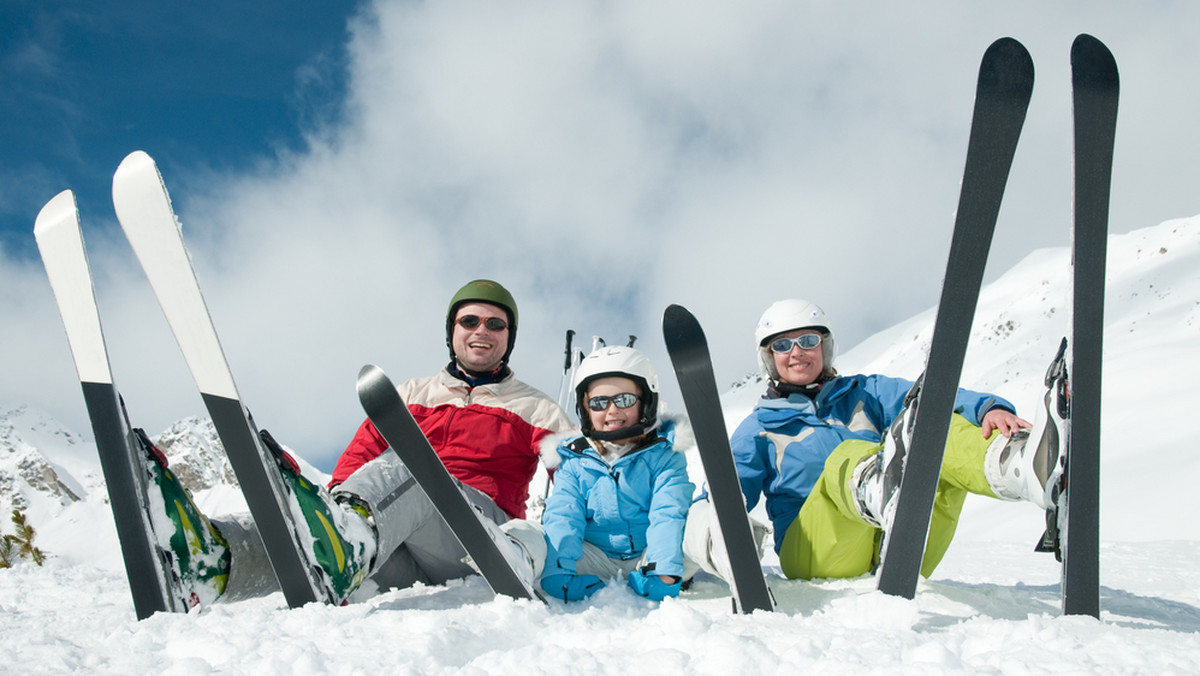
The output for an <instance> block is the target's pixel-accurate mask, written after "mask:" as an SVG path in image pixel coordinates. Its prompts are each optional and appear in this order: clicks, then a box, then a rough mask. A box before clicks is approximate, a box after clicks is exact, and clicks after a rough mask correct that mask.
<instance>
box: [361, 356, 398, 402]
mask: <svg viewBox="0 0 1200 676" xmlns="http://www.w3.org/2000/svg"><path fill="white" fill-rule="evenodd" d="M381 383H388V384H389V385H390V384H391V381H390V380H388V377H387V374H386V373H384V372H383V369H381V368H379V367H378V366H376V365H374V364H367V365H366V366H363V367H362V368H361V369H359V371H358V383H357V389H358V394H359V396H360V397H361V396H362V394H363V392H366V391H367V390H370V389H372V388H374V387H375V386H376V385H379V384H381Z"/></svg>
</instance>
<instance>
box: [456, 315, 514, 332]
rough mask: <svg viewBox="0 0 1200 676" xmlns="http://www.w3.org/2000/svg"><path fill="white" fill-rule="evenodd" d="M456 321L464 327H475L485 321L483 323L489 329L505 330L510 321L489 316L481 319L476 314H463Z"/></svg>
mask: <svg viewBox="0 0 1200 676" xmlns="http://www.w3.org/2000/svg"><path fill="white" fill-rule="evenodd" d="M456 321H457V323H458V325H459V326H461V327H463V328H464V329H473V328H475V327H477V326H479V322H481V321H482V322H483V325H484V326H486V327H487V328H488V331H503V330H504V329H507V328H508V322H506V321H504V320H503V319H500V318H499V317H488V318H487V319H481V318H479V317H476V316H475V315H463V316H461V317H459V318H458V319H457V320H456Z"/></svg>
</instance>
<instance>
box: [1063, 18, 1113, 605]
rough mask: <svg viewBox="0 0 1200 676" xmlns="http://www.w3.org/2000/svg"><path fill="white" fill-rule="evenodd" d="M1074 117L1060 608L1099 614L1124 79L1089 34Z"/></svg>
mask: <svg viewBox="0 0 1200 676" xmlns="http://www.w3.org/2000/svg"><path fill="white" fill-rule="evenodd" d="M1071 86H1072V91H1073V97H1074V119H1075V219H1074V226H1073V228H1072V234H1071V240H1072V249H1073V250H1072V265H1073V268H1074V280H1073V282H1074V283H1073V292H1072V293H1073V296H1072V310H1071V335H1072V340H1071V343H1072V345H1071V359H1070V364H1071V367H1070V370H1071V376H1070V382H1071V387H1072V391H1071V396H1070V436H1069V439H1068V442H1067V445H1068V448H1069V453H1068V455H1067V462H1068V464H1067V467H1066V474H1065V476H1066V488H1067V490H1066V504H1065V505H1064V506H1063V507H1065V509H1062V508H1060V517H1061V519H1060V525H1059V530H1060V533H1061V537H1062V542H1063V546H1062V559H1063V579H1062V594H1063V612H1064V613H1066V614H1068V615H1091V616H1093V617H1097V618H1098V617H1100V579H1099V568H1100V564H1099V558H1100V555H1099V548H1100V380H1101V362H1102V360H1103V337H1104V275H1105V263H1106V260H1107V247H1108V205H1109V192H1110V188H1111V185H1112V160H1113V145H1114V139H1115V136H1116V126H1117V101H1118V98H1119V95H1120V78H1119V75H1118V73H1117V62H1116V60H1115V59H1113V55H1112V53H1111V52H1109V50H1108V48H1107V47H1105V46H1104V44H1103V43H1101V42H1100V41H1099V40H1097V39H1096V38H1094V37H1092V36H1090V35H1086V34H1085V35H1080V36H1079V37H1077V38H1076V39H1075V43H1074V44H1073V45H1072V46H1071Z"/></svg>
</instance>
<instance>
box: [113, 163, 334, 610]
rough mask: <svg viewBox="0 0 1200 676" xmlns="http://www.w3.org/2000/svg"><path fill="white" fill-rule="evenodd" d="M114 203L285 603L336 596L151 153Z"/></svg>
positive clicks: (119, 187) (120, 177) (117, 179)
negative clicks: (250, 407)
mask: <svg viewBox="0 0 1200 676" xmlns="http://www.w3.org/2000/svg"><path fill="white" fill-rule="evenodd" d="M113 205H114V207H115V208H116V212H117V219H118V220H119V221H120V222H121V227H122V229H123V230H124V231H125V236H126V237H127V238H128V239H129V243H130V245H131V246H132V247H133V251H134V253H135V254H136V255H137V258H138V261H139V262H140V263H141V265H142V269H143V270H144V271H145V273H146V277H147V278H148V279H149V280H150V285H151V287H153V289H154V294H155V296H156V297H157V298H158V303H159V305H160V306H161V308H162V311H163V314H165V315H166V318H167V323H168V324H170V326H171V331H172V333H174V335H175V340H176V342H177V343H179V348H180V350H181V351H182V352H183V356H184V359H185V361H186V362H187V365H188V369H189V370H190V371H191V374H192V378H193V379H194V380H195V381H196V386H197V387H198V388H199V390H200V394H201V397H202V399H203V400H204V404H205V406H206V407H207V409H208V412H209V415H210V416H211V417H212V421H213V426H214V427H216V430H217V434H218V435H219V436H220V438H221V443H222V444H223V445H224V447H225V452H226V454H227V455H228V457H229V462H230V464H231V465H232V466H233V471H234V474H236V475H237V479H238V483H239V484H240V485H241V488H242V494H243V495H244V496H245V498H246V502H247V504H248V506H249V508H250V513H251V516H252V517H253V518H254V521H255V523H256V524H257V526H258V532H259V535H260V536H261V537H262V541H263V545H264V546H265V547H266V551H267V556H268V558H269V559H270V562H271V567H272V569H273V570H274V572H275V577H276V578H277V579H278V581H279V585H280V587H281V588H282V589H283V594H284V597H285V598H286V600H287V603H288V605H289V606H291V607H293V608H295V607H298V606H301V605H304V604H305V603H309V602H312V601H317V600H321V601H326V602H331V603H335V602H338V601H340V599H335V598H332V597H331V594H330V592H329V591H327V589H326V585H324V584H323V582H322V581H321V575H320V572H319V571H320V568H319V567H318V566H316V565H315V564H313V563H310V562H311V561H313V557H312V555H311V554H310V545H311V540H312V538H311V535H309V534H308V533H307V531H306V528H305V527H304V524H303V522H301V521H298V519H297V514H296V511H295V510H296V509H298V507H297V506H296V503H295V500H294V499H293V498H292V496H291V494H290V492H289V490H288V487H287V485H286V483H285V482H284V481H283V480H282V478H281V476H280V473H279V470H278V468H277V461H276V460H275V459H274V457H273V456H272V455H271V454H270V452H269V451H268V450H267V449H266V448H265V447H264V446H263V444H262V441H261V439H260V438H259V433H258V429H257V428H256V426H255V424H254V421H253V419H252V418H251V417H250V413H249V411H247V410H246V407H245V406H244V405H243V403H242V401H241V398H240V397H239V396H238V392H237V388H236V387H235V386H234V382H233V375H232V373H231V372H230V369H229V364H228V362H227V361H226V360H225V353H224V351H223V350H222V349H221V344H220V341H219V340H218V338H217V333H216V329H215V327H214V326H213V323H212V319H211V317H210V315H209V312H208V306H207V305H206V304H205V302H204V297H203V295H202V294H201V292H200V285H199V282H198V281H197V279H196V274H195V271H194V270H193V268H192V264H191V259H190V258H189V256H188V252H187V249H186V248H185V246H184V243H183V238H182V235H181V233H180V226H179V222H178V221H177V220H176V218H175V212H174V211H173V209H172V207H171V198H170V196H169V195H168V194H167V189H166V186H165V185H164V184H163V181H162V176H161V175H160V174H159V172H158V167H157V166H156V165H155V163H154V160H153V159H151V158H150V156H149V155H147V154H146V153H144V152H141V151H137V152H134V153H132V154H130V155H129V156H128V157H126V158H125V160H124V161H122V162H121V165H120V167H118V168H117V172H116V174H115V175H114V176H113ZM301 518H302V517H301Z"/></svg>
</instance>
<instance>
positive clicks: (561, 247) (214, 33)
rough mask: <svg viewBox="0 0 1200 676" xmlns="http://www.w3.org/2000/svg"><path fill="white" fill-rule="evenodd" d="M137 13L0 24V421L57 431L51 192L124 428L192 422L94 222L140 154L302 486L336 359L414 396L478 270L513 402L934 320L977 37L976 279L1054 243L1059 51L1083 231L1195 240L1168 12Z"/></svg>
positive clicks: (1196, 195)
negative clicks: (1086, 64)
mask: <svg viewBox="0 0 1200 676" xmlns="http://www.w3.org/2000/svg"><path fill="white" fill-rule="evenodd" d="M42 5H45V6H47V7H52V8H53V9H41V6H42ZM138 5H141V6H133V8H130V7H131V3H108V4H106V5H104V6H105V9H104V11H103V12H99V11H97V10H94V9H90V8H91V7H92V4H89V3H81V2H77V3H67V4H64V3H34V2H17V3H15V4H14V3H13V2H8V3H5V4H4V5H3V6H2V8H0V26H3V28H0V31H3V36H2V37H3V40H0V78H3V84H2V87H0V91H3V92H4V97H2V98H0V119H2V120H3V121H4V124H3V125H0V134H3V135H4V137H3V139H0V158H3V160H2V161H0V233H2V238H0V242H2V243H3V250H2V251H0V345H3V346H4V347H3V350H0V375H2V377H0V405H13V404H32V405H35V406H38V407H39V408H43V409H45V410H47V411H48V412H50V413H51V414H52V415H54V416H55V417H56V418H58V419H59V420H62V421H63V422H64V423H66V424H67V426H68V427H70V428H71V429H73V430H75V431H77V432H79V433H81V434H84V435H87V434H88V431H87V430H88V424H87V420H86V415H85V411H84V407H83V402H82V399H81V397H80V395H79V390H78V382H77V378H76V376H75V373H74V371H73V368H72V364H71V360H70V353H69V350H68V347H67V345H66V341H65V339H64V337H63V331H62V325H61V321H60V319H59V317H58V316H57V310H56V308H55V304H54V300H53V297H52V295H51V293H50V290H49V286H48V284H47V283H46V279H45V274H44V271H43V270H42V269H41V265H40V263H39V262H38V260H37V258H36V256H35V254H34V251H33V246H32V236H31V232H32V228H33V221H34V218H35V216H36V214H37V211H38V209H39V208H40V207H41V205H42V204H44V203H45V202H46V201H47V200H49V199H50V198H51V197H53V196H54V195H55V194H56V193H58V192H59V191H60V190H62V189H64V188H72V189H74V190H76V191H77V192H78V194H79V205H80V212H81V217H82V220H83V229H84V236H85V238H86V240H87V244H88V250H89V257H90V260H91V263H92V266H93V271H94V273H95V277H96V280H95V284H96V293H97V299H98V303H99V305H100V310H101V315H102V319H103V322H104V328H105V334H106V337H107V339H108V340H107V343H108V348H109V358H110V361H111V362H112V366H113V373H114V376H115V378H116V380H117V384H118V386H119V387H120V388H121V391H122V393H123V394H124V395H125V399H126V403H127V405H128V406H129V408H130V412H131V415H132V416H133V417H134V419H135V421H136V422H135V424H140V425H141V426H143V427H146V428H147V429H148V430H150V431H151V432H152V433H155V432H157V431H160V430H162V429H164V428H165V427H166V426H167V425H169V424H170V423H172V422H174V421H176V420H179V419H181V418H184V417H188V416H195V415H202V414H203V406H202V404H201V402H200V400H199V397H198V396H197V395H196V394H195V388H194V387H193V386H192V384H191V378H190V377H189V375H188V373H187V371H186V369H185V368H184V365H183V362H182V359H180V357H179V354H178V351H177V349H176V348H175V345H174V341H173V339H172V337H171V335H170V332H169V331H168V330H167V328H166V326H165V322H164V321H163V320H162V317H161V313H159V311H158V309H157V307H156V305H155V303H154V300H153V297H152V295H151V294H150V292H149V289H148V285H147V284H146V281H145V278H144V276H143V275H142V274H141V271H140V269H138V266H137V265H136V262H135V259H134V258H133V256H132V252H131V251H130V250H129V247H128V245H127V244H126V243H125V242H124V240H123V238H122V236H121V234H120V230H119V228H118V227H117V226H116V222H115V217H114V215H113V211H112V204H111V200H110V198H109V190H110V182H111V177H112V173H113V171H115V169H116V167H117V165H118V164H119V163H120V161H121V159H122V158H123V157H124V156H125V155H126V154H128V153H129V152H132V151H134V150H138V149H141V150H145V151H147V152H149V153H150V154H151V155H152V156H153V157H154V158H155V159H156V160H157V161H158V164H159V167H160V169H161V171H162V174H163V177H164V181H165V182H166V184H167V186H168V188H169V189H170V192H171V196H172V198H173V200H174V204H175V207H176V211H177V212H178V215H179V218H180V220H181V222H182V224H183V234H184V238H185V240H186V241H187V243H188V246H189V249H190V251H191V254H192V259H193V263H194V265H195V267H196V269H197V275H198V276H199V278H200V282H201V284H202V286H203V288H204V291H205V296H206V299H207V301H208V304H209V310H210V312H211V314H212V316H213V318H214V321H215V322H216V324H217V329H218V331H219V333H220V336H221V339H222V344H223V347H224V350H225V353H226V357H227V358H228V360H229V362H230V364H231V366H232V368H233V372H234V376H235V380H236V382H237V385H238V388H239V391H240V392H241V394H242V396H243V398H244V399H245V400H246V401H247V403H248V405H249V406H250V407H251V408H252V410H253V411H254V412H255V417H256V419H257V420H258V422H259V424H261V425H263V426H264V427H267V428H269V429H271V431H272V432H273V433H275V436H276V437H277V438H279V439H281V441H283V442H284V443H289V444H291V445H292V446H293V447H295V448H296V449H297V450H298V451H300V452H301V454H302V455H305V456H306V457H307V458H309V459H310V460H311V461H313V462H314V463H316V464H318V466H327V465H328V463H329V462H331V459H332V458H333V457H335V456H336V455H337V453H338V452H340V451H341V450H342V449H343V448H344V445H345V443H346V440H347V439H349V438H350V436H351V435H352V433H353V431H354V429H355V427H356V426H357V425H358V423H359V421H360V420H361V418H362V410H361V408H360V407H359V405H358V402H357V400H356V398H355V396H354V392H353V384H354V379H355V376H356V374H357V373H358V370H359V369H360V368H361V366H362V365H363V364H364V363H375V364H378V365H379V366H381V367H383V368H384V370H385V371H387V372H388V374H389V376H391V377H392V378H393V379H394V380H403V379H405V378H408V377H413V376H423V375H428V374H430V373H432V372H433V371H434V370H435V369H436V368H437V367H438V366H439V365H440V364H441V363H443V362H444V360H445V359H446V348H445V345H444V336H443V335H442V332H443V331H444V328H443V327H444V320H445V318H444V313H445V309H446V308H445V303H446V300H447V299H448V298H449V296H450V295H451V294H452V293H453V291H454V290H455V289H457V288H458V287H459V286H460V285H462V284H463V283H464V282H466V281H468V280H470V279H474V278H477V277H492V278H495V279H498V280H500V281H501V282H503V283H504V284H505V285H506V286H508V287H509V288H510V289H511V290H512V291H513V293H514V295H515V297H516V298H517V301H518V303H519V305H520V307H521V312H520V315H521V321H522V326H521V330H520V340H519V342H518V345H517V349H516V351H515V352H514V355H513V360H512V364H513V366H514V368H515V369H516V371H517V373H518V375H519V376H520V377H522V378H523V379H525V380H527V381H528V382H530V383H532V384H533V385H535V386H537V387H540V388H541V389H543V390H545V391H547V392H550V393H557V392H558V390H559V382H560V379H561V364H562V339H563V333H564V331H565V330H566V329H574V330H575V331H576V332H577V336H578V337H579V339H580V341H581V342H583V343H587V342H588V338H590V336H593V335H602V336H606V337H608V338H609V339H614V338H616V339H618V340H624V339H625V337H626V336H628V335H629V334H635V335H637V336H639V341H638V346H639V347H641V348H643V349H644V350H645V351H646V352H647V354H648V355H649V356H650V357H651V359H652V360H653V361H654V362H655V363H656V364H657V365H658V367H659V370H660V372H661V373H662V374H663V377H662V380H663V382H664V397H663V399H664V401H665V402H666V404H667V405H668V406H669V407H670V406H674V407H675V409H674V410H678V407H679V403H678V401H677V398H676V397H674V396H673V395H672V394H671V392H672V388H673V381H674V379H673V378H671V377H670V365H669V362H668V361H667V358H666V355H665V350H664V349H663V347H662V339H661V319H662V311H663V308H665V307H666V306H667V305H668V304H670V303H679V304H682V305H684V306H686V307H688V308H689V309H690V310H691V311H692V312H693V313H694V314H695V315H696V316H697V318H698V319H699V320H700V322H701V324H702V325H703V326H704V328H705V331H706V333H707V335H708V338H709V342H710V350H711V352H712V354H713V359H714V367H715V370H716V375H717V381H718V383H720V384H722V385H724V384H727V383H732V382H734V381H736V380H739V379H741V378H742V377H744V376H745V375H746V374H747V373H749V372H752V371H753V370H754V369H755V368H756V365H755V358H754V350H753V344H752V339H753V327H754V324H755V321H756V320H757V318H758V316H759V314H760V313H761V312H762V310H763V309H764V308H766V307H767V306H768V305H770V304H771V303H772V302H773V301H775V300H778V299H780V298H786V297H800V298H806V299H809V300H812V301H815V302H817V303H818V304H820V305H821V306H823V307H824V308H825V310H826V311H827V312H828V313H829V314H830V316H831V317H833V321H834V323H835V325H836V329H835V330H836V331H837V333H838V343H839V345H840V346H841V347H842V350H843V353H845V352H848V351H850V350H851V349H852V348H853V346H854V345H856V344H858V343H859V342H861V341H863V340H865V339H867V338H869V337H870V336H872V335H873V334H875V333H876V332H878V331H881V330H883V329H886V328H888V327H890V326H892V325H894V324H896V323H898V322H900V321H902V320H905V319H907V318H909V317H911V316H913V315H915V314H917V313H919V312H922V311H924V310H926V309H928V308H930V307H932V306H933V305H934V304H935V303H936V302H937V298H938V295H939V290H940V285H941V281H942V280H941V278H942V275H943V273H944V271H945V257H946V252H947V249H948V246H949V238H950V230H951V227H952V225H953V222H954V211H955V207H956V203H957V200H958V192H959V182H960V179H961V175H962V168H963V159H964V157H965V153H966V140H967V133H968V128H969V123H970V115H971V110H972V105H973V97H974V89H975V81H976V76H977V71H978V67H979V60H980V57H981V56H982V54H983V53H984V50H985V49H986V48H987V46H988V45H989V44H991V42H992V41H994V40H996V39H997V38H1000V37H1003V36H1011V37H1014V38H1016V39H1018V40H1020V41H1021V42H1022V43H1023V44H1024V45H1025V46H1026V47H1027V48H1028V49H1029V51H1030V53H1031V54H1032V56H1033V59H1034V64H1035V68H1036V83H1035V86H1034V93H1033V100H1032V103H1031V105H1030V109H1029V116H1028V118H1027V120H1026V125H1025V129H1024V132H1023V134H1022V139H1021V142H1020V144H1019V146H1018V148H1017V154H1016V158H1015V161H1014V163H1013V168H1012V177H1011V179H1010V181H1009V184H1008V188H1007V190H1006V193H1005V196H1004V204H1003V207H1002V209H1001V213H1000V220H999V222H998V223H997V227H996V240H995V243H994V245H993V247H992V251H991V254H990V256H989V258H988V260H987V261H980V262H979V264H980V265H986V274H985V279H995V278H996V277H997V276H998V275H999V274H1001V273H1002V272H1004V271H1005V270H1008V269H1009V268H1011V267H1012V266H1013V265H1014V264H1016V263H1017V262H1018V261H1020V260H1021V259H1023V258H1024V257H1026V256H1027V255H1029V254H1030V253H1031V252H1033V251H1034V250H1036V249H1038V248H1043V247H1059V246H1066V245H1067V244H1068V243H1069V226H1070V222H1071V205H1072V196H1071V176H1072V166H1071V153H1072V148H1071V136H1072V135H1071V105H1070V84H1069V83H1070V73H1069V67H1068V56H1069V52H1070V46H1071V42H1072V41H1073V40H1074V38H1075V36H1076V35H1078V34H1079V33H1083V32H1087V33H1091V34H1093V35H1095V36H1097V37H1098V38H1100V39H1101V40H1103V41H1104V42H1105V43H1106V44H1107V45H1108V46H1109V47H1110V48H1111V49H1112V51H1113V53H1114V55H1115V56H1116V59H1117V63H1118V64H1119V67H1120V70H1121V86H1122V92H1121V97H1122V98H1121V107H1120V111H1119V114H1118V129H1117V147H1116V161H1115V165H1114V169H1113V199H1112V209H1111V214H1110V216H1111V217H1110V226H1111V229H1112V231H1113V232H1129V231H1131V230H1135V229H1138V228H1144V227H1149V226H1153V225H1157V224H1158V223H1161V222H1163V221H1164V220H1168V219H1173V218H1185V217H1190V216H1194V215H1196V214H1197V213H1200V191H1197V189H1196V186H1198V185H1200V162H1197V161H1196V155H1197V149H1198V148H1200V125H1197V124H1196V123H1195V119H1194V118H1195V111H1196V110H1200V86H1194V83H1195V82H1196V76H1195V73H1194V71H1195V65H1196V63H1197V56H1196V48H1195V36H1194V30H1195V27H1196V26H1200V3H1196V2H1193V1H1191V0H1187V1H1184V0H1158V1H1156V2H1150V3H1141V4H1138V5H1136V6H1135V5H1132V4H1130V3H1125V2H1118V1H1116V0H1111V1H1099V2H1098V1H1096V0H1063V1H1061V2H1054V3H1047V2H1042V1H1040V0H1011V1H1010V2H1006V3H986V4H981V3H963V2H960V1H959V0H914V1H913V2H906V3H895V2H874V3H865V5H863V6H854V7H850V6H845V5H842V4H830V3H826V2H795V1H793V0H762V1H761V2H753V3H746V2H743V1H742V0H708V1H706V2H704V3H695V2H691V1H687V0H661V1H659V2H642V1H640V0H584V1H581V2H570V3H564V2H558V1H557V0H512V1H510V2H494V1H493V0H439V1H438V2H417V1H415V0H363V2H362V3H358V4H351V3H346V2H342V3H331V2H318V3H305V4H301V5H295V6H293V5H285V4H283V3H277V2H269V3H266V4H264V3H245V5H246V6H252V7H255V8H256V9H245V8H243V6H242V3H234V2H227V3H218V4H214V3H190V4H188V5H183V4H181V3H156V4H151V3H138ZM114 7H115V9H114ZM163 7H167V9H164V8H163ZM171 8H174V9H171ZM1061 316H1063V318H1064V322H1065V317H1066V313H1065V312H1064V313H1062V315H1061ZM1064 328H1065V324H1064ZM1112 344H1113V345H1114V349H1116V348H1117V347H1119V341H1115V342H1114V343H1112ZM1049 356H1051V355H1047V358H1049ZM844 366H846V367H847V368H852V366H853V365H844Z"/></svg>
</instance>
